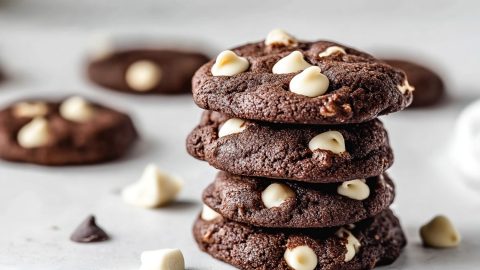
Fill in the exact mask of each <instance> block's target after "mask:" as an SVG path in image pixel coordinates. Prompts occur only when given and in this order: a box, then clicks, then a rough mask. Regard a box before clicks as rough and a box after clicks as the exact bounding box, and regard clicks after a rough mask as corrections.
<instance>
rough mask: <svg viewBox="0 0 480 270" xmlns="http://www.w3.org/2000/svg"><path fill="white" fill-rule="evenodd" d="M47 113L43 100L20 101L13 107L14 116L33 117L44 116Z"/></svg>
mask: <svg viewBox="0 0 480 270" xmlns="http://www.w3.org/2000/svg"><path fill="white" fill-rule="evenodd" d="M47 113H48V106H47V104H46V103H45V102H40V101H38V102H20V103H18V104H15V105H14V107H13V115H14V116H15V117H27V118H34V117H39V116H45V115H46V114H47Z"/></svg>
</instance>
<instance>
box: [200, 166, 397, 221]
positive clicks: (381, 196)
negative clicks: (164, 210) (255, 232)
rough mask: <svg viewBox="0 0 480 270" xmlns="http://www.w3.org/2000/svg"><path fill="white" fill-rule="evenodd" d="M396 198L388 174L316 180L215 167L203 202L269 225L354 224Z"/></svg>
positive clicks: (234, 216) (232, 216) (231, 215)
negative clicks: (269, 176)
mask: <svg viewBox="0 0 480 270" xmlns="http://www.w3.org/2000/svg"><path fill="white" fill-rule="evenodd" d="M394 197H395V191H394V185H393V182H392V181H391V180H390V178H389V177H388V176H387V175H386V174H384V175H381V176H378V177H371V178H368V179H366V180H365V179H355V180H350V181H345V182H343V183H335V184H320V185H319V184H305V183H300V182H290V181H276V180H273V179H266V178H255V177H247V176H238V175H232V174H229V173H226V172H219V173H218V175H217V177H216V178H215V181H214V182H213V183H212V184H210V185H209V186H208V187H207V188H206V189H205V190H204V192H203V201H204V203H205V204H206V205H207V206H208V207H210V208H211V209H212V210H214V211H215V212H217V213H219V214H220V215H222V216H223V217H225V218H228V219H231V220H234V221H237V222H241V223H246V224H250V225H252V226H258V227H270V228H274V227H275V228H320V227H333V226H340V225H343V224H350V223H355V222H358V221H360V220H363V219H366V218H369V217H372V216H375V215H376V214H378V213H380V212H381V211H383V210H385V209H387V208H388V206H389V205H390V204H391V203H392V202H393V199H394Z"/></svg>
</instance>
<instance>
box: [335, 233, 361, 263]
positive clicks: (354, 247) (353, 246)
mask: <svg viewBox="0 0 480 270" xmlns="http://www.w3.org/2000/svg"><path fill="white" fill-rule="evenodd" d="M336 235H337V236H338V237H339V238H342V239H344V238H345V237H346V238H347V243H346V244H345V247H346V249H347V253H345V259H344V261H345V262H349V261H351V260H352V259H353V257H355V254H357V253H358V251H359V250H360V247H361V246H362V245H361V244H360V241H358V239H357V238H356V237H355V236H354V235H353V234H352V233H351V232H350V231H349V230H347V229H345V228H340V229H339V230H338V231H337V233H336Z"/></svg>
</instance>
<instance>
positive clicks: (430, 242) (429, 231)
mask: <svg viewBox="0 0 480 270" xmlns="http://www.w3.org/2000/svg"><path fill="white" fill-rule="evenodd" d="M420 236H421V237H422V241H423V244H424V245H425V246H429V247H434V248H450V247H456V246H458V245H459V244H460V241H461V237H460V234H459V233H458V231H457V230H456V229H455V227H454V226H453V224H452V222H451V221H450V220H449V219H448V218H447V217H446V216H436V217H435V218H433V219H432V220H431V221H430V222H428V223H427V224H425V225H423V226H422V227H421V228H420Z"/></svg>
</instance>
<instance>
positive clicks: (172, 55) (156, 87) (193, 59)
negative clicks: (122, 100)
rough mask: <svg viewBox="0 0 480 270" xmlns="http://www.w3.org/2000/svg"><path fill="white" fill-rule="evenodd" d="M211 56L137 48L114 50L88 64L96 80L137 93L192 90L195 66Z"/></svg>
mask: <svg viewBox="0 0 480 270" xmlns="http://www.w3.org/2000/svg"><path fill="white" fill-rule="evenodd" d="M207 61H208V57H207V56H205V55H203V54H200V53H195V52H183V51H175V50H163V49H138V50H126V51H119V52H115V53H112V54H110V55H108V56H106V57H104V58H100V59H94V60H92V61H91V62H90V63H89V65H88V77H89V78H90V80H92V81H93V82H95V83H97V84H99V85H101V86H104V87H106V88H110V89H113V90H118V91H123V92H129V93H136V94H152V93H153V94H180V93H187V92H190V89H191V79H192V76H193V74H194V73H195V70H197V69H198V68H199V67H200V66H201V65H203V64H204V63H206V62H207Z"/></svg>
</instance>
